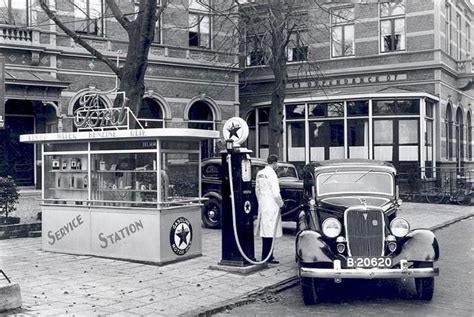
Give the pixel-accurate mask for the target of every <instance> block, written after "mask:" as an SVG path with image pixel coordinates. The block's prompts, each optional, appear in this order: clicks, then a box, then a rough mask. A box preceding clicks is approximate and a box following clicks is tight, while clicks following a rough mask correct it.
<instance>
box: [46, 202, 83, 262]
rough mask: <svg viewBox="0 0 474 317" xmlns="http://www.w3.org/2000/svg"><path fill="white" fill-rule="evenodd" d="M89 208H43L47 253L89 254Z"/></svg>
mask: <svg viewBox="0 0 474 317" xmlns="http://www.w3.org/2000/svg"><path fill="white" fill-rule="evenodd" d="M89 232H90V214H89V210H88V208H80V207H72V206H43V207H42V238H41V239H42V248H43V250H45V251H55V252H67V253H76V254H77V253H78V254H88V253H89V251H90V236H89Z"/></svg>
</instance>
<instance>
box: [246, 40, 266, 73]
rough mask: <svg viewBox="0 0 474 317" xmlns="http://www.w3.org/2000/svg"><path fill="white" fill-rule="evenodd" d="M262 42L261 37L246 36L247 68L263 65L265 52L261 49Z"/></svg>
mask: <svg viewBox="0 0 474 317" xmlns="http://www.w3.org/2000/svg"><path fill="white" fill-rule="evenodd" d="M262 41H263V37H262V36H259V35H251V36H247V40H246V44H247V45H246V47H247V60H246V63H247V66H258V65H265V52H264V50H263V48H262Z"/></svg>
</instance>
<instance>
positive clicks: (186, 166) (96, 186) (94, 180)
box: [43, 140, 200, 208]
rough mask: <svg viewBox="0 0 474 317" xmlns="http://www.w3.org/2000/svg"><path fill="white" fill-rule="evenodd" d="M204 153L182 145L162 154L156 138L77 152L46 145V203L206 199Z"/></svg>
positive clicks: (165, 145) (155, 203) (153, 203)
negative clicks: (202, 192)
mask: <svg viewBox="0 0 474 317" xmlns="http://www.w3.org/2000/svg"><path fill="white" fill-rule="evenodd" d="M159 153H160V154H161V155H160V154H159ZM199 153H200V152H199V143H198V142H180V141H174V142H169V141H168V142H162V145H161V148H160V151H158V143H157V141H156V140H144V141H135V142H133V141H132V142H120V143H114V142H94V143H91V144H90V145H89V144H83V145H81V144H79V145H78V146H77V148H75V149H72V148H71V147H70V144H54V145H45V151H44V172H45V173H44V184H43V188H44V197H43V199H44V200H45V201H49V202H51V203H54V204H72V205H97V206H129V207H148V208H158V207H160V205H166V206H170V205H172V204H173V202H176V203H180V202H183V200H187V199H192V198H196V197H199V196H200V182H198V179H199V177H200V175H199V171H200V170H199V155H200V154H199ZM160 159H161V160H160ZM158 162H160V164H158ZM158 165H159V166H160V167H161V168H160V169H159V170H158ZM158 171H159V173H158ZM158 184H160V185H159V186H158Z"/></svg>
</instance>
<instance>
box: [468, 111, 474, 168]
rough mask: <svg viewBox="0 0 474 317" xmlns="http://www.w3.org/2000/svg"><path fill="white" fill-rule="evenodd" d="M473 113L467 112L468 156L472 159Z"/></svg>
mask: <svg viewBox="0 0 474 317" xmlns="http://www.w3.org/2000/svg"><path fill="white" fill-rule="evenodd" d="M471 120H472V119H471V113H470V112H468V113H467V158H468V160H469V161H472V147H473V145H472V122H471Z"/></svg>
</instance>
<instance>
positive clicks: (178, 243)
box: [170, 217, 193, 255]
mask: <svg viewBox="0 0 474 317" xmlns="http://www.w3.org/2000/svg"><path fill="white" fill-rule="evenodd" d="M192 238H193V229H192V226H191V223H190V222H189V220H188V219H186V218H184V217H180V218H178V219H176V220H175V221H174V223H173V225H172V226H171V230H170V246H171V250H173V252H174V253H175V254H177V255H184V254H186V252H188V250H189V249H190V248H191V243H192Z"/></svg>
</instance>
